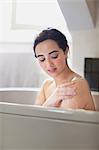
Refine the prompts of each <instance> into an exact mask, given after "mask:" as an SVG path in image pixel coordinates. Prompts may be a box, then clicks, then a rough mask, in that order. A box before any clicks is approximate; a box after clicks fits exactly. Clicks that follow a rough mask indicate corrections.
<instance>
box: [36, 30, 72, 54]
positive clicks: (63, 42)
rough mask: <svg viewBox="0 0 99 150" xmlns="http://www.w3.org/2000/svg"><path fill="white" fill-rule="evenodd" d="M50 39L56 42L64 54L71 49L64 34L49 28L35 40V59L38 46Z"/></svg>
mask: <svg viewBox="0 0 99 150" xmlns="http://www.w3.org/2000/svg"><path fill="white" fill-rule="evenodd" d="M48 39H50V40H54V41H55V42H56V43H57V44H58V46H59V47H60V48H61V49H62V50H63V51H64V52H65V51H66V48H69V46H68V42H67V39H66V37H65V35H64V34H63V33H61V32H60V31H59V30H57V29H52V28H47V29H46V30H43V31H42V32H41V33H40V34H39V35H38V36H37V37H36V39H35V40H34V46H33V49H34V53H35V57H36V52H35V48H36V46H37V45H38V44H39V43H40V42H43V41H45V40H48Z"/></svg>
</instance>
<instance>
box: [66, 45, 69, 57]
mask: <svg viewBox="0 0 99 150" xmlns="http://www.w3.org/2000/svg"><path fill="white" fill-rule="evenodd" d="M68 53H69V48H68V47H67V48H66V50H65V56H66V58H68Z"/></svg>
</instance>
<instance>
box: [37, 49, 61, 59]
mask: <svg viewBox="0 0 99 150" xmlns="http://www.w3.org/2000/svg"><path fill="white" fill-rule="evenodd" d="M55 52H58V51H57V50H54V51H52V52H50V53H48V54H52V53H55ZM42 56H44V55H37V56H36V58H37V57H42Z"/></svg>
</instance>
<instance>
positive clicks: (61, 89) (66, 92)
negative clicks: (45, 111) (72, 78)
mask: <svg viewBox="0 0 99 150" xmlns="http://www.w3.org/2000/svg"><path fill="white" fill-rule="evenodd" d="M75 95H76V88H75V86H74V83H72V82H68V83H64V84H62V85H60V86H58V87H57V88H56V89H55V90H54V91H53V93H52V95H51V96H50V97H49V98H48V99H47V100H46V102H45V103H44V104H43V106H51V107H59V106H60V104H61V102H62V100H67V99H71V98H72V97H73V96H75Z"/></svg>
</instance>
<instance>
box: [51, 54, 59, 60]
mask: <svg viewBox="0 0 99 150" xmlns="http://www.w3.org/2000/svg"><path fill="white" fill-rule="evenodd" d="M50 56H51V58H54V59H55V58H57V57H58V53H52V54H50Z"/></svg>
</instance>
